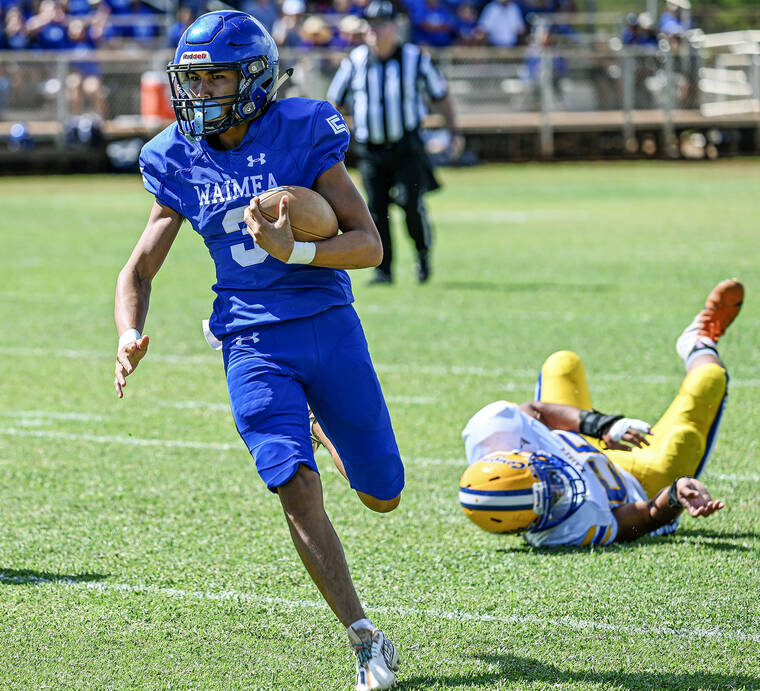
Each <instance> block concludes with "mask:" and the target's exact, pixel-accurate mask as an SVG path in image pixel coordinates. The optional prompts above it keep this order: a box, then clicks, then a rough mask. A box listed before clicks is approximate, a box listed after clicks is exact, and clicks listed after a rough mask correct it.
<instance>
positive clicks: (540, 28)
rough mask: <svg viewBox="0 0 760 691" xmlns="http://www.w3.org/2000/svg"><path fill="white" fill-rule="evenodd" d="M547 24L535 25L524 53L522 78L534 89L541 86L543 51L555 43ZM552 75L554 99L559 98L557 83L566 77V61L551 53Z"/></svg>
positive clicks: (553, 33)
mask: <svg viewBox="0 0 760 691" xmlns="http://www.w3.org/2000/svg"><path fill="white" fill-rule="evenodd" d="M552 29H553V27H551V26H550V25H548V24H545V23H543V22H539V23H538V24H536V29H535V31H534V32H533V39H532V41H531V43H530V45H529V46H528V49H527V50H526V51H525V62H524V73H523V76H524V78H525V79H526V80H527V81H529V82H531V83H532V84H533V85H534V86H535V87H536V89H539V88H540V86H541V56H542V55H543V53H544V51H545V50H548V49H550V48H551V46H553V45H554V44H555V43H556V41H555V36H556V32H555V31H553V30H552ZM551 66H552V75H551V83H552V88H553V90H554V95H555V98H556V97H560V96H561V93H562V92H561V90H560V88H559V81H560V79H562V78H563V77H566V76H567V61H566V60H565V58H564V57H562V55H561V54H559V53H558V52H556V51H553V54H552V57H551Z"/></svg>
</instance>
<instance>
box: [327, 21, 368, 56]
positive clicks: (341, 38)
mask: <svg viewBox="0 0 760 691" xmlns="http://www.w3.org/2000/svg"><path fill="white" fill-rule="evenodd" d="M366 30H367V22H366V20H365V19H362V18H361V17H357V16H356V15H354V14H347V15H346V16H345V17H341V20H340V21H339V22H338V36H337V37H336V40H335V47H336V48H356V46H359V45H361V44H362V43H363V42H364V32H365V31H366Z"/></svg>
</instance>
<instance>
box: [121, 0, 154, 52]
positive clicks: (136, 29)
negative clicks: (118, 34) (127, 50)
mask: <svg viewBox="0 0 760 691" xmlns="http://www.w3.org/2000/svg"><path fill="white" fill-rule="evenodd" d="M126 15H127V17H128V18H129V19H128V20H126V21H127V24H126V26H124V27H123V29H122V36H123V37H124V38H125V39H126V41H127V43H132V44H138V45H143V46H145V45H150V44H152V43H154V42H155V40H156V38H157V37H158V35H159V21H160V19H159V17H158V15H157V14H156V12H155V10H154V9H153V8H152V7H149V6H148V5H146V4H144V3H143V2H142V0H129V4H128V6H127V12H126Z"/></svg>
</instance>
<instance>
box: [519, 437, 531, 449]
mask: <svg viewBox="0 0 760 691" xmlns="http://www.w3.org/2000/svg"><path fill="white" fill-rule="evenodd" d="M526 446H530V440H529V439H526V438H525V437H521V438H520V448H521V449H524V448H525V447H526Z"/></svg>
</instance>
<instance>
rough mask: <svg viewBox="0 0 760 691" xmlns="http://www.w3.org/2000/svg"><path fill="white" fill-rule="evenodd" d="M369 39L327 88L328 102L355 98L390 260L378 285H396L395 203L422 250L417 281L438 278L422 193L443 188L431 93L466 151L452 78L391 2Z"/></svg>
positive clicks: (380, 2)
mask: <svg viewBox="0 0 760 691" xmlns="http://www.w3.org/2000/svg"><path fill="white" fill-rule="evenodd" d="M364 16H365V18H366V20H367V22H368V26H367V29H366V33H365V39H366V44H365V45H361V46H358V47H356V48H354V49H353V50H352V51H351V53H350V54H349V56H348V57H347V58H344V60H343V62H342V63H341V65H340V67H339V68H338V71H337V72H336V73H335V76H334V77H333V80H332V82H331V84H330V87H329V89H328V90H327V100H328V101H331V102H332V103H333V104H335V106H336V107H339V108H340V107H342V106H344V105H345V104H346V103H348V102H350V103H351V107H352V116H353V138H354V143H355V151H356V154H357V156H358V159H359V170H360V172H361V175H362V181H363V184H364V190H365V192H366V194H367V206H368V207H369V210H370V212H371V213H372V219H373V220H374V222H375V225H376V226H377V229H378V231H379V232H380V238H381V240H382V243H383V261H382V263H381V264H380V265H379V266H378V267H377V269H376V270H375V276H374V278H373V279H372V281H371V282H372V283H390V282H391V281H392V271H391V265H392V262H393V248H392V245H391V232H390V222H389V215H388V207H389V205H390V203H391V201H393V202H394V203H396V204H398V205H399V206H400V207H401V208H402V209H403V210H404V213H405V215H406V228H407V231H408V232H409V236H410V237H411V238H412V241H413V242H414V246H415V249H416V250H417V280H418V281H419V282H420V283H424V282H425V281H427V280H428V278H429V277H430V248H431V246H432V240H433V237H432V227H431V226H430V222H429V221H428V218H427V214H426V212H425V205H424V203H423V199H422V196H423V194H424V193H425V192H428V191H431V190H435V189H437V188H438V186H439V185H438V182H437V181H436V179H435V176H434V174H433V167H432V165H431V163H430V161H429V159H428V157H427V154H426V153H425V147H424V144H423V142H422V139H421V138H420V125H421V122H420V121H421V119H422V118H423V117H424V115H425V113H426V112H427V110H426V107H425V97H426V96H427V97H428V98H429V99H430V100H432V101H437V102H438V103H439V104H440V106H441V110H442V113H443V115H444V118H445V120H446V126H447V127H448V129H449V131H450V132H451V135H452V149H458V150H460V151H461V147H462V146H463V140H462V138H461V136H459V135H458V134H457V133H456V127H455V122H454V111H453V109H452V107H451V102H450V101H449V98H448V95H447V89H446V80H445V79H444V78H443V77H442V76H441V74H440V72H439V71H438V70H437V69H436V68H435V66H434V65H433V62H432V60H431V59H430V56H429V55H428V54H427V53H424V52H423V51H422V50H420V48H419V46H416V45H414V44H413V43H403V44H402V43H401V42H400V40H399V27H398V26H397V24H396V16H397V12H396V8H395V6H394V5H393V4H392V3H391V2H390V0H372V1H371V2H370V3H369V4H368V5H367V8H366V10H365V13H364Z"/></svg>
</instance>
